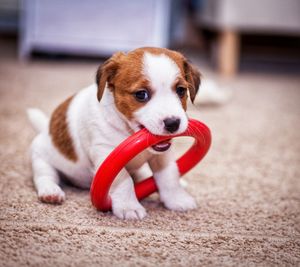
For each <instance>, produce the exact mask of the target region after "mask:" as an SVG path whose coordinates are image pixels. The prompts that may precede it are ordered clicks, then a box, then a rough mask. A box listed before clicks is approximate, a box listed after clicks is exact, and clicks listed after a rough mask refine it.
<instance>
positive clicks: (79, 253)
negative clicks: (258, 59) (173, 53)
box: [0, 42, 300, 266]
mask: <svg viewBox="0 0 300 267" xmlns="http://www.w3.org/2000/svg"><path fill="white" fill-rule="evenodd" d="M14 51H15V44H14V43H7V42H6V43H3V42H2V43H1V45H0V58H1V61H0V129H1V131H0V152H1V154H0V179H1V182H0V192H1V195H0V209H1V211H0V244H1V245H0V265H1V266H41V265H43V266H99V265H100V266H135V265H136V266H250V265H254V266H275V265H277V266H299V264H300V256H299V255H300V197H299V195H300V181H299V179H300V167H299V166H300V131H299V125H300V77H297V76H295V75H287V74H284V75H283V74H282V75H281V74H278V73H276V75H273V74H272V73H270V72H269V73H259V72H256V73H247V72H243V73H242V74H241V75H239V76H238V77H237V78H236V79H234V80H233V81H232V82H231V83H230V86H231V87H233V88H234V89H235V94H234V97H233V99H232V100H231V101H230V102H229V103H228V104H227V105H224V106H220V107H211V106H205V107H204V106H203V107H201V106H190V111H189V114H190V116H191V117H193V118H196V119H199V120H202V121H203V122H205V123H206V124H207V125H208V126H209V127H210V128H211V130H212V135H213V145H212V148H211V150H210V152H209V153H208V155H207V157H206V158H205V159H204V161H203V162H202V163H201V164H199V165H198V166H197V167H196V168H195V169H194V170H193V171H191V172H190V173H188V174H187V175H186V177H185V178H186V179H187V180H188V181H189V186H188V191H190V192H191V193H192V194H193V195H194V196H195V197H196V198H197V201H198V204H199V207H198V209H197V210H194V211H190V212H187V213H177V212H171V211H167V210H166V209H164V208H163V207H162V206H161V205H160V204H159V203H158V201H157V196H153V197H152V198H150V199H148V200H145V201H144V202H143V204H144V205H145V207H146V208H147V210H148V217H147V218H146V219H145V220H143V221H138V222H132V221H121V220H119V219H116V218H115V217H113V216H112V215H111V214H110V213H106V214H103V213H100V212H97V211H96V210H95V209H94V208H93V207H92V205H91V203H90V198H89V192H88V191H81V190H79V189H76V188H74V187H70V186H66V187H65V191H66V193H67V201H66V202H65V203H64V204H63V205H61V206H51V205H46V204H42V203H39V202H38V201H37V196H36V192H35V190H34V187H33V184H32V178H31V177H32V173H31V167H30V162H29V160H28V155H27V151H28V147H29V145H30V142H31V140H32V139H33V137H34V135H35V134H34V132H33V130H32V128H31V126H30V125H29V122H28V121H27V118H26V114H25V109H26V108H28V107H38V108H41V109H43V110H44V111H45V112H47V113H48V114H50V112H51V111H52V110H53V108H54V107H55V106H56V105H57V104H58V103H59V102H60V101H62V100H63V99H64V98H65V97H67V96H69V95H70V94H73V93H74V92H76V91H78V90H79V89H80V88H82V87H84V86H86V85H89V84H90V83H91V82H93V81H94V76H95V71H96V68H97V65H98V62H97V60H90V61H87V62H85V61H83V60H79V61H77V60H68V61H66V62H64V61H62V60H58V61H56V60H41V59H34V60H33V61H32V62H28V63H27V64H26V63H19V62H18V61H17V59H16V55H15V52H14ZM190 56H191V58H190V59H191V60H192V61H194V62H196V63H197V65H198V66H199V67H200V69H201V72H202V73H203V74H204V76H205V77H209V78H216V75H215V74H214V73H213V72H212V71H211V69H209V68H208V67H207V64H205V62H202V61H201V60H199V57H198V56H196V55H193V54H190ZM203 63H204V64H203ZM203 65H204V66H206V67H204V68H203ZM176 143H177V146H176V152H177V153H182V152H183V151H184V150H185V149H186V144H185V141H184V140H183V139H178V140H177V142H176Z"/></svg>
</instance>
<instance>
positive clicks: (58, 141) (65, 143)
mask: <svg viewBox="0 0 300 267" xmlns="http://www.w3.org/2000/svg"><path fill="white" fill-rule="evenodd" d="M72 99H73V96H72V97H70V98H68V99H67V100H65V101H64V102H63V103H61V104H60V105H59V106H58V107H57V108H56V109H55V110H54V112H53V113H52V116H51V120H50V126H49V132H50V135H51V139H52V142H53V144H54V145H55V147H56V148H57V149H58V150H59V151H60V152H61V153H62V154H63V155H64V156H65V157H66V158H67V159H69V160H72V161H76V160H77V154H76V152H75V149H74V145H73V141H72V138H71V136H70V133H69V129H68V122H67V111H68V108H69V106H70V103H71V101H72Z"/></svg>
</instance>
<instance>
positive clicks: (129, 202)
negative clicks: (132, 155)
mask: <svg viewBox="0 0 300 267" xmlns="http://www.w3.org/2000/svg"><path fill="white" fill-rule="evenodd" d="M99 151H101V153H100V154H101V156H100V157H97V155H98V153H99ZM110 151H111V150H109V151H106V152H105V153H103V147H102V150H101V148H100V149H97V148H96V147H94V148H93V152H92V153H91V155H92V160H93V162H94V168H95V170H96V169H97V168H98V166H100V164H101V163H102V162H103V160H104V159H105V158H103V155H108V154H109V153H110ZM109 195H110V197H111V200H112V212H113V214H114V215H115V216H117V217H118V218H120V219H143V218H144V217H145V216H146V215H147V213H146V210H145V208H144V207H143V206H142V205H141V204H140V203H139V201H138V199H137V198H136V194H135V191H134V183H133V179H132V178H131V176H130V175H129V173H128V172H127V170H126V169H124V168H123V169H122V170H121V171H120V172H119V174H118V175H117V177H116V178H115V180H114V182H113V184H112V186H111V189H110V192H109Z"/></svg>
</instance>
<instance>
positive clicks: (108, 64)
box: [96, 52, 124, 101]
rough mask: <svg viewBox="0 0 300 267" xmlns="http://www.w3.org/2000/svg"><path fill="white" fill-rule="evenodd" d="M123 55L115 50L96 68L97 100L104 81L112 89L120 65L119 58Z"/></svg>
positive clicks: (101, 91)
mask: <svg viewBox="0 0 300 267" xmlns="http://www.w3.org/2000/svg"><path fill="white" fill-rule="evenodd" d="M123 56H124V54H123V53H121V52H117V53H115V54H114V55H113V56H112V57H111V58H109V59H108V60H106V61H105V62H104V63H103V64H102V65H100V67H99V68H98V70H97V74H96V83H97V85H98V92H97V98H98V100H99V101H100V100H101V98H102V95H103V92H104V89H105V85H106V83H107V85H108V87H109V88H110V89H111V90H113V89H114V77H115V76H116V74H117V71H118V68H119V66H120V60H121V57H123Z"/></svg>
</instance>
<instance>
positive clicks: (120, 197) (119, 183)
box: [110, 169, 147, 219]
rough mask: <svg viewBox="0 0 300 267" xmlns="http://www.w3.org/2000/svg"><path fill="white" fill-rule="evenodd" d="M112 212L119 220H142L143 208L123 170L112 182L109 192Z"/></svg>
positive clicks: (131, 182)
mask: <svg viewBox="0 0 300 267" xmlns="http://www.w3.org/2000/svg"><path fill="white" fill-rule="evenodd" d="M110 196H111V200H112V211H113V213H114V214H115V215H116V216H117V217H118V218H121V219H143V218H144V217H145V216H146V214H147V213H146V210H145V208H144V207H143V206H142V205H141V204H140V203H139V201H138V199H137V198H136V194H135V191H134V183H133V180H132V178H131V177H130V175H129V174H128V172H127V171H126V170H125V169H122V170H121V172H120V173H119V174H118V176H117V177H116V179H115V180H114V182H113V184H112V188H111V192H110Z"/></svg>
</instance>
